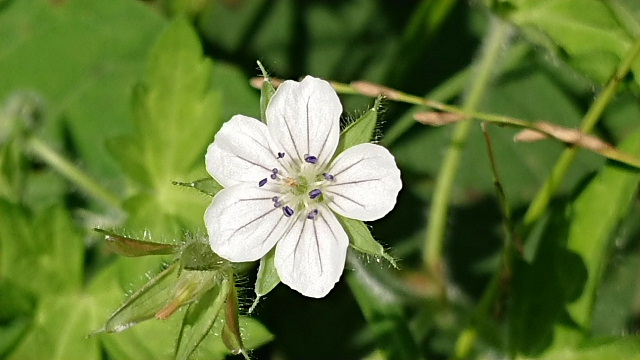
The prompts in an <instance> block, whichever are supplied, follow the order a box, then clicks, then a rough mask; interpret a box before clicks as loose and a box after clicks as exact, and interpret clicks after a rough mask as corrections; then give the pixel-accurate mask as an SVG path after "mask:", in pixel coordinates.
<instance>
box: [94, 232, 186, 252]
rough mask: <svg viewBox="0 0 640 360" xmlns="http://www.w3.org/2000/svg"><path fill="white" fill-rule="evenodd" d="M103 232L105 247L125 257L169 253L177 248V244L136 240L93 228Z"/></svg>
mask: <svg viewBox="0 0 640 360" xmlns="http://www.w3.org/2000/svg"><path fill="white" fill-rule="evenodd" d="M94 230H95V231H97V232H99V233H101V234H104V238H105V240H106V242H107V247H108V248H109V250H111V251H113V252H114V253H116V254H118V255H122V256H127V257H138V256H147V255H170V254H174V253H175V252H176V250H177V249H178V246H177V245H171V244H159V243H155V242H151V241H144V240H137V239H132V238H130V237H127V236H124V235H118V234H116V233H114V232H111V231H108V230H104V229H97V228H96V229H94Z"/></svg>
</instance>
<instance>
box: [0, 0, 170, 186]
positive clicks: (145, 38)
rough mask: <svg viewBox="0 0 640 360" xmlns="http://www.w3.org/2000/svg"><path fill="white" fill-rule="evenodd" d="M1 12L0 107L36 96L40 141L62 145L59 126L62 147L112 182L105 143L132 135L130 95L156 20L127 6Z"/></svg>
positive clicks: (121, 0) (39, 4) (117, 1)
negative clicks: (13, 98)
mask: <svg viewBox="0 0 640 360" xmlns="http://www.w3.org/2000/svg"><path fill="white" fill-rule="evenodd" d="M0 7H1V8H2V9H1V11H0V38H2V39H3V41H2V44H1V45H0V74H2V81H0V99H5V98H7V97H8V96H9V94H12V93H14V92H16V91H21V90H25V89H29V90H30V91H33V92H35V93H37V94H39V95H40V96H41V97H42V98H43V99H44V100H45V102H46V111H47V120H48V121H47V122H44V123H43V124H42V125H43V129H42V130H43V131H44V132H43V133H44V135H45V136H46V137H47V138H55V139H56V140H58V141H60V142H62V141H63V140H62V136H61V131H60V129H61V127H62V126H64V127H65V129H66V130H68V131H67V132H66V133H65V136H67V140H64V141H69V140H70V141H71V142H72V144H73V145H72V147H73V148H74V151H77V153H78V154H79V156H80V158H81V159H82V161H81V163H82V164H83V166H86V168H87V169H88V170H89V171H90V172H91V173H94V174H99V175H101V176H104V175H108V176H110V177H111V178H113V176H114V175H117V174H118V173H117V166H116V163H115V162H114V161H113V159H112V158H111V157H110V156H109V154H108V152H107V150H106V148H105V146H104V143H105V140H106V139H108V138H110V137H113V136H116V135H119V134H122V133H123V132H124V131H128V130H130V129H131V125H130V123H131V122H130V120H131V116H130V113H129V110H130V92H131V87H132V85H133V84H134V82H135V79H137V78H138V77H139V74H140V73H141V72H142V70H143V69H144V63H145V57H146V54H147V52H148V51H149V48H150V44H152V43H153V39H154V38H155V37H156V36H157V33H158V32H159V31H160V30H161V29H162V26H163V22H164V20H163V18H162V17H161V16H160V15H159V14H158V13H157V12H154V11H149V8H148V6H146V5H145V4H143V3H140V2H136V1H128V0H113V1H105V2H95V3H93V2H86V1H81V0H68V1H63V2H52V1H42V0H38V1H33V2H30V1H3V2H2V5H1V6H0ZM130 19H136V22H135V24H136V25H135V27H133V28H131V27H130V25H131V22H130ZM124 29H129V30H128V31H124ZM79 49H81V51H78V50H79ZM43 53H46V54H47V56H46V58H47V61H43V57H42V54H43ZM0 101H1V100H0Z"/></svg>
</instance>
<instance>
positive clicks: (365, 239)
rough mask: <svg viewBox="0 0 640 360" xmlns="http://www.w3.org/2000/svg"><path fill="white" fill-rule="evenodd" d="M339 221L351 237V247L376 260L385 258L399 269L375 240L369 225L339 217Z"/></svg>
mask: <svg viewBox="0 0 640 360" xmlns="http://www.w3.org/2000/svg"><path fill="white" fill-rule="evenodd" d="M338 220H340V223H341V224H342V227H343V228H344V230H345V231H346V232H347V235H349V240H350V245H351V246H352V247H353V248H354V249H356V250H358V251H360V252H362V253H365V254H368V255H372V256H375V257H376V258H385V259H386V260H387V261H389V263H391V265H393V267H395V268H396V269H397V268H398V265H397V264H396V261H395V259H394V258H393V257H391V255H389V254H387V253H386V252H385V251H384V247H382V245H380V243H378V242H377V241H376V240H375V239H374V238H373V236H372V235H371V232H370V231H369V228H368V227H367V225H365V224H364V223H363V222H362V221H360V220H354V219H349V218H346V217H343V216H338Z"/></svg>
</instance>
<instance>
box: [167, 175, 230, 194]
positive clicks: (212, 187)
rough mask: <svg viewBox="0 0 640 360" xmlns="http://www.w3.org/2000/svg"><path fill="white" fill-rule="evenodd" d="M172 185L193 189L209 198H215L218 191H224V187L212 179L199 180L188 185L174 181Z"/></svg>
mask: <svg viewBox="0 0 640 360" xmlns="http://www.w3.org/2000/svg"><path fill="white" fill-rule="evenodd" d="M173 185H178V186H184V187H190V188H194V189H196V190H198V191H200V192H201V193H203V194H206V195H209V196H211V197H213V196H215V195H216V194H217V193H218V192H219V191H220V190H222V189H224V186H222V185H220V183H218V182H217V181H216V179H213V178H206V179H200V180H196V181H192V182H188V183H186V182H179V181H174V182H173Z"/></svg>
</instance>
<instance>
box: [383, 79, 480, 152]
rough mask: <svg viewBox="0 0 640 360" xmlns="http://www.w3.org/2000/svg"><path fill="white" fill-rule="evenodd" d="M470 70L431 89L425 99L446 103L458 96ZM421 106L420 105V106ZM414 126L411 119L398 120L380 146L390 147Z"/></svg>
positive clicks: (414, 122)
mask: <svg viewBox="0 0 640 360" xmlns="http://www.w3.org/2000/svg"><path fill="white" fill-rule="evenodd" d="M470 72H471V71H470V68H468V67H467V68H464V69H463V70H461V71H459V72H457V73H456V74H454V75H453V76H452V77H450V78H449V79H447V81H445V82H443V83H442V84H440V85H438V87H436V88H435V89H433V90H432V91H431V92H429V94H427V96H426V97H427V98H429V99H433V100H434V101H447V100H450V99H452V98H453V97H455V96H457V95H458V94H460V92H461V91H462V89H463V88H464V85H465V84H466V83H467V79H468V78H469V73H470ZM420 105H422V104H420ZM415 124H416V121H415V120H414V119H413V117H409V116H405V117H403V118H401V119H400V120H398V121H396V122H394V123H393V124H392V125H391V127H389V130H387V131H386V132H385V134H384V137H383V138H382V141H380V144H381V145H384V146H386V147H389V146H391V144H393V143H394V142H395V141H396V140H398V138H400V136H401V135H402V134H404V133H405V132H407V131H408V130H409V129H410V128H411V127H412V126H413V125H415Z"/></svg>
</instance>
